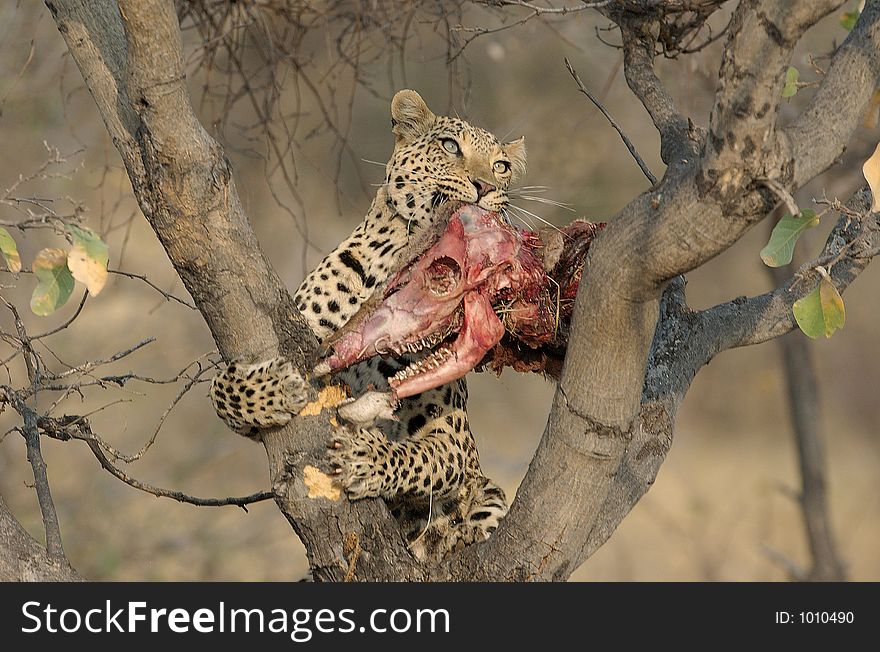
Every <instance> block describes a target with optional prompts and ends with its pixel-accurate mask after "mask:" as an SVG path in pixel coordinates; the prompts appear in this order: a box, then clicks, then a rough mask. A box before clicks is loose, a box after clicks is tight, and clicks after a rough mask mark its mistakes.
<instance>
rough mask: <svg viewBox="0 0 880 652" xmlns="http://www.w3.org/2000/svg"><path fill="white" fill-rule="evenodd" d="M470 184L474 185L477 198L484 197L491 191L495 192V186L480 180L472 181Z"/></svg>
mask: <svg viewBox="0 0 880 652" xmlns="http://www.w3.org/2000/svg"><path fill="white" fill-rule="evenodd" d="M471 183H473V184H474V187H475V188H476V189H477V198H478V199H479V198H481V197H485V196H486V195H488V194H489V193H490V192H492V191H493V190H496V188H495V186H493V185H492V184H491V183H488V182H486V181H482V180H480V179H473V180H472V181H471Z"/></svg>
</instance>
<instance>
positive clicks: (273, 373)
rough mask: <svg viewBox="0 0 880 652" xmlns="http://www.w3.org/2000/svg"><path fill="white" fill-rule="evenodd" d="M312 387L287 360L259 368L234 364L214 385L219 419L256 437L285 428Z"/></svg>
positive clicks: (307, 397) (239, 430)
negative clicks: (263, 431)
mask: <svg viewBox="0 0 880 652" xmlns="http://www.w3.org/2000/svg"><path fill="white" fill-rule="evenodd" d="M310 390H311V388H310V386H309V384H308V382H307V381H306V380H305V378H303V377H302V375H301V374H300V373H299V372H298V371H297V370H296V368H295V367H294V366H293V365H292V364H291V363H290V361H288V360H286V359H285V358H272V359H271V360H266V361H263V362H258V363H256V364H243V363H242V362H240V361H236V362H233V363H232V364H230V365H229V366H228V367H227V368H226V369H225V370H224V371H222V372H221V373H219V374H217V376H216V377H215V378H214V380H213V382H212V383H211V393H210V395H211V401H212V402H213V404H214V409H215V410H216V411H217V415H218V416H219V417H220V418H221V419H222V420H223V421H224V422H225V423H226V425H227V426H229V427H230V428H231V429H232V430H234V431H235V432H238V433H239V434H242V435H246V436H250V437H253V436H256V435H258V434H259V430H260V429H262V428H271V427H274V426H283V425H285V424H287V423H288V422H289V421H290V419H291V418H292V417H293V415H294V414H296V413H297V412H299V411H300V410H301V409H302V408H303V406H305V404H306V403H307V402H308V400H309V393H310Z"/></svg>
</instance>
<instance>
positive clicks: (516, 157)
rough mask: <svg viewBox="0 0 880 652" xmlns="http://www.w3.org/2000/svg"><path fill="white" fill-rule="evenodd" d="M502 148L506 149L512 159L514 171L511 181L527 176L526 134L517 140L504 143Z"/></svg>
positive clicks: (512, 169)
mask: <svg viewBox="0 0 880 652" xmlns="http://www.w3.org/2000/svg"><path fill="white" fill-rule="evenodd" d="M501 149H502V150H504V153H505V154H507V156H508V158H509V159H510V169H511V172H512V175H511V179H510V180H511V181H516V180H517V179H520V178H522V177H523V176H525V173H526V138H525V136H520V137H519V138H517V139H516V140H513V141H511V142H509V143H504V144H503V145H502V146H501Z"/></svg>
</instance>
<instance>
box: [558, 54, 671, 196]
mask: <svg viewBox="0 0 880 652" xmlns="http://www.w3.org/2000/svg"><path fill="white" fill-rule="evenodd" d="M565 67H566V68H568V72H569V73H570V74H571V76H572V78H574V81H575V83H576V84H577V85H578V89H579V90H580V92H581V93H583V94H584V95H586V96H587V97H588V98H589V99H590V101H591V102H592V103H593V104H594V105H595V106H596V108H597V109H599V110H600V111H601V112H602V115H604V116H605V117H606V118H607V119H608V122H610V123H611V126H612V127H614V129H615V130H617V133H618V134H620V137H621V139H622V140H623V144H624V145H626V148H627V149H628V150H629V153H630V154H632V157H633V158H634V159H635V160H636V163H638V165H639V168H640V169H641V170H642V172H643V173H644V175H645V176H646V177H647V178H648V181H650V182H651V186H656V185H657V177H655V176H654V175H653V174H652V173H651V170H650V169H648V166H647V165H646V164H645V162H644V161H643V160H642V157H641V156H639V153H638V152H637V151H636V148H635V146H634V145H633V144H632V141H630V139H629V138H628V137H627V135H626V134H625V133H624V131H623V129H622V128H621V127H620V125H619V124H617V121H615V119H614V118H612V117H611V114H610V113H608V111H607V110H606V109H605V107H604V106H603V105H602V103H601V102H600V101H599V100H597V99H596V98H595V97H594V96H593V94H592V93H591V92H590V91H589V90H587V87H586V86H584V83H583V82H582V81H581V78H580V77H579V76H578V74H577V71H576V70H575V69H574V68H573V67H572V65H571V62H570V61H569V60H568V58H566V59H565Z"/></svg>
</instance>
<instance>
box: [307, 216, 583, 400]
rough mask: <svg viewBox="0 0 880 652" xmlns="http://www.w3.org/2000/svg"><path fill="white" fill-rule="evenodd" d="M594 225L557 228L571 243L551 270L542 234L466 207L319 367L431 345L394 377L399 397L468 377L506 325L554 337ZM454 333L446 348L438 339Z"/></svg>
mask: <svg viewBox="0 0 880 652" xmlns="http://www.w3.org/2000/svg"><path fill="white" fill-rule="evenodd" d="M598 228H599V226H597V225H594V224H590V223H588V222H575V223H573V224H572V225H570V226H569V227H566V228H565V229H563V232H562V235H563V236H564V239H567V240H569V241H574V240H575V239H576V242H565V240H563V241H561V244H559V243H557V244H559V247H558V248H559V249H560V250H561V251H562V253H561V254H559V252H557V255H558V261H557V262H556V264H555V266H554V265H549V266H550V267H551V273H552V276H550V275H548V273H547V271H546V270H545V265H548V262H547V261H546V260H543V259H542V255H543V254H544V253H545V252H544V245H545V243H544V242H543V241H542V239H541V237H540V235H539V234H537V233H535V232H532V231H526V230H523V229H518V228H516V227H513V226H511V225H509V224H507V223H506V222H505V221H504V220H503V219H502V218H501V216H500V215H498V214H497V213H494V212H491V211H486V210H484V209H482V208H479V207H477V206H474V205H470V204H468V205H464V206H462V207H461V208H459V209H458V210H455V211H454V212H453V213H452V214H451V216H450V217H449V220H448V224H447V226H446V229H445V230H444V231H443V232H442V233H441V234H440V236H439V239H437V241H436V243H434V244H433V245H431V246H430V247H429V248H427V249H426V250H425V251H423V252H422V253H421V254H420V255H418V256H417V257H416V258H415V259H414V260H411V261H409V263H408V264H406V265H405V267H404V268H403V269H402V270H401V271H400V272H398V273H397V274H396V275H395V276H394V277H393V278H392V280H391V281H390V283H388V284H387V285H386V286H385V288H384V289H383V291H382V292H383V294H382V295H380V296H379V297H377V299H379V300H371V301H370V302H368V304H366V305H365V306H364V308H362V310H361V311H360V312H359V313H358V315H356V317H355V318H354V319H353V320H352V322H350V325H349V326H347V327H346V328H344V329H343V330H342V331H341V332H340V333H339V335H338V336H337V337H335V338H334V339H332V340H331V341H330V343H329V345H328V354H329V355H328V356H327V357H326V358H325V360H324V363H325V366H326V367H329V369H330V370H331V371H335V370H338V369H341V368H344V367H348V366H350V365H352V364H354V363H356V362H358V361H360V360H363V359H365V358H369V357H372V356H374V355H384V354H393V355H400V354H402V353H405V352H408V351H409V352H416V351H418V350H422V349H424V350H426V351H429V352H430V351H433V352H434V353H433V355H430V356H428V358H427V359H425V360H421V361H419V362H416V363H414V365H412V366H411V367H410V368H409V369H408V370H407V372H405V373H402V374H399V375H398V376H397V377H395V378H392V379H390V384H391V387H392V389H393V390H394V394H395V395H396V396H397V397H398V398H405V397H407V396H412V395H414V394H418V393H420V392H423V391H426V390H428V389H432V388H434V387H439V386H441V385H443V384H445V383H448V382H451V381H453V380H456V379H457V378H461V377H462V376H464V375H465V374H466V373H467V372H469V371H471V370H472V369H474V368H475V367H476V366H477V365H479V364H480V362H481V361H483V360H484V358H486V354H487V353H488V352H489V351H490V350H492V349H493V347H495V346H496V345H497V344H498V343H499V341H500V340H501V338H502V337H503V336H504V333H505V330H506V331H507V332H508V333H510V335H511V336H512V337H513V338H515V340H516V341H517V342H519V343H521V344H523V345H525V346H527V347H530V348H532V349H536V348H539V347H542V346H543V345H545V344H547V343H549V342H552V341H554V340H555V339H556V338H557V336H558V334H559V328H560V325H561V321H562V320H563V319H564V318H565V317H567V315H568V314H570V307H571V304H572V303H573V300H574V296H575V294H576V292H577V283H578V282H579V281H580V271H581V268H582V266H583V258H584V257H585V254H586V250H587V248H588V245H589V241H590V240H591V239H592V237H593V236H594V234H595V233H596V231H597V230H598ZM566 232H568V233H566ZM566 253H568V254H569V255H568V256H566V255H565V254H566ZM566 309H567V310H568V313H566V314H563V312H564V311H565V310H566ZM496 313H497V314H496ZM456 331H457V332H458V335H457V337H456V339H455V340H454V342H452V344H451V346H450V345H449V344H448V343H444V344H443V345H441V346H440V347H438V346H437V345H438V344H440V342H441V341H442V340H445V339H446V338H447V337H450V336H451V335H452V334H453V333H455V332H456ZM446 350H448V351H449V353H448V355H446V354H444V353H443V352H444V351H446ZM495 358H496V359H498V355H497V354H496V356H495Z"/></svg>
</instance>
